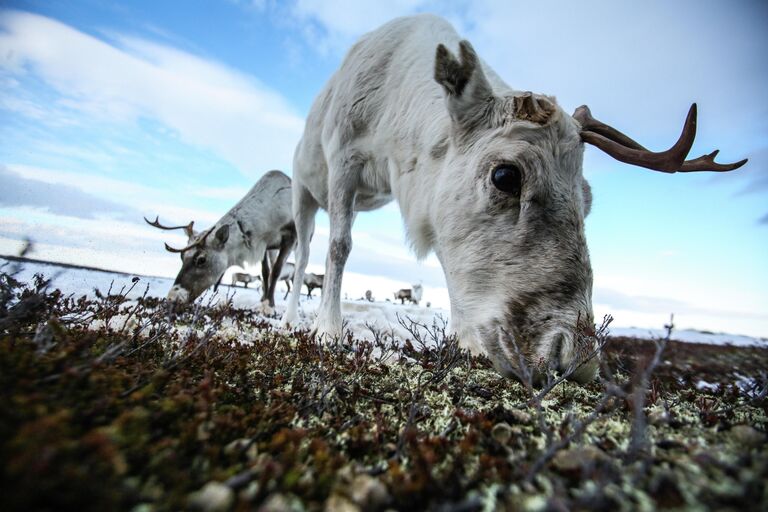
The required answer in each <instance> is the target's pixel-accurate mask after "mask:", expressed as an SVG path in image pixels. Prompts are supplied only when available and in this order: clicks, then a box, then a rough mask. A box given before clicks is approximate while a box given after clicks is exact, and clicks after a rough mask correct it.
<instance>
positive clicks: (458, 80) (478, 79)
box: [435, 40, 493, 127]
mask: <svg viewBox="0 0 768 512" xmlns="http://www.w3.org/2000/svg"><path fill="white" fill-rule="evenodd" d="M459 54H460V58H461V60H459V59H457V58H456V57H455V56H454V55H453V54H452V53H451V52H450V50H448V48H446V47H445V46H444V45H442V44H439V45H437V50H436V52H435V81H436V82H437V83H439V84H440V85H442V86H443V90H445V96H446V102H447V105H448V112H449V113H450V114H451V119H453V121H454V122H456V123H458V124H459V125H461V126H464V127H469V126H471V125H473V124H474V123H476V122H477V121H479V120H480V119H481V118H482V117H483V115H484V114H485V109H484V108H482V107H483V105H484V104H486V103H487V102H488V101H489V100H490V99H492V98H493V90H492V89H491V86H490V84H489V83H488V80H487V79H486V78H485V74H484V73H483V69H482V66H481V65H480V59H479V58H478V57H477V54H476V53H475V50H474V48H472V45H471V44H469V41H466V40H465V41H461V42H460V43H459Z"/></svg>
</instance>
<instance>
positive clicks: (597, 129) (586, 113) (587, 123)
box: [573, 105, 648, 151]
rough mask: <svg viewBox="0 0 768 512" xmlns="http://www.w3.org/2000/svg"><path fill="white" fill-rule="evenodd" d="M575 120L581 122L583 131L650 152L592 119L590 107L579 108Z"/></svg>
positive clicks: (574, 115) (612, 128)
mask: <svg viewBox="0 0 768 512" xmlns="http://www.w3.org/2000/svg"><path fill="white" fill-rule="evenodd" d="M573 118H574V119H576V120H577V121H578V122H579V124H580V125H581V128H582V130H586V131H590V132H594V133H597V134H599V135H602V136H603V137H605V138H606V139H610V140H613V141H616V142H618V143H620V144H623V145H625V146H627V147H629V148H634V149H639V150H640V151H648V150H647V149H646V148H645V147H644V146H643V145H641V144H640V143H638V142H637V141H635V140H634V139H632V138H630V137H628V136H627V135H625V134H623V133H621V132H620V131H619V130H617V129H616V128H614V127H613V126H609V125H607V124H605V123H602V122H600V121H598V120H597V119H595V118H594V117H592V111H591V110H589V107H588V106H586V105H582V106H580V107H579V108H577V109H576V110H575V111H574V113H573Z"/></svg>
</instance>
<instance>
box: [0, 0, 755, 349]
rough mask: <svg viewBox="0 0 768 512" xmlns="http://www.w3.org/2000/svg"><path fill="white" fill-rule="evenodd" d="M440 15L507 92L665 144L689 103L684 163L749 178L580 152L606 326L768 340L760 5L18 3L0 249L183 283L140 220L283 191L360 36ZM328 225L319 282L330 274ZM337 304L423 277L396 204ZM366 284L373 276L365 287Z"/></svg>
mask: <svg viewBox="0 0 768 512" xmlns="http://www.w3.org/2000/svg"><path fill="white" fill-rule="evenodd" d="M424 11H428V12H435V13H437V14H441V15H443V16H445V17H446V18H448V19H449V20H450V21H451V22H453V23H454V25H455V26H456V27H457V29H458V30H459V32H460V33H461V34H463V35H464V36H465V37H467V38H468V39H470V40H471V41H472V42H473V44H474V46H475V48H476V49H477V51H478V53H479V54H480V55H481V56H482V57H483V58H484V59H485V60H486V62H488V64H490V65H491V66H492V67H493V68H494V69H495V70H496V71H497V73H499V74H500V75H501V77H502V78H504V79H505V80H506V81H507V83H509V84H510V85H512V86H513V87H515V88H518V89H523V90H527V89H530V90H533V91H536V92H540V93H546V94H552V95H555V96H557V98H558V100H559V102H560V104H561V105H562V106H563V107H564V109H565V110H566V111H573V109H574V108H575V107H577V106H579V105H581V104H583V103H586V104H588V105H589V106H590V107H591V109H592V111H593V113H594V114H595V115H596V116H597V117H599V118H600V119H602V120H604V121H606V122H609V123H611V124H613V125H615V126H617V127H619V128H620V129H622V130H624V131H626V132H628V133H630V134H632V135H633V136H634V138H636V139H637V140H639V141H641V142H642V143H643V144H645V145H646V146H648V147H651V148H653V149H662V148H665V147H667V146H669V145H670V144H671V143H672V142H673V141H674V140H675V139H676V138H677V135H678V133H679V130H680V127H681V126H682V122H683V119H684V117H685V113H686V111H687V109H688V107H689V105H690V103H691V102H693V101H696V102H697V103H698V106H699V132H698V133H699V134H698V137H697V141H696V143H695V144H694V148H693V150H692V152H691V153H692V156H698V155H699V154H703V153H705V152H709V151H711V150H713V149H716V148H719V149H720V150H721V156H720V157H719V160H720V161H723V162H729V161H735V160H739V159H741V158H744V157H748V158H750V162H749V164H747V166H745V167H744V168H743V169H741V170H739V171H736V172H735V173H730V174H724V175H715V174H711V173H702V174H694V175H673V176H668V175H663V174H660V173H653V172H650V171H646V170H643V169H640V168H634V167H629V166H626V165H623V164H620V163H618V162H616V161H613V160H611V159H610V158H608V157H606V156H605V155H603V154H601V153H600V152H599V151H598V150H596V149H594V148H590V147H588V148H587V150H586V156H585V163H584V172H585V176H586V177H587V178H588V179H589V181H590V183H591V184H592V188H593V193H594V196H595V202H594V207H593V212H592V214H591V215H590V217H589V218H588V221H587V235H588V240H589V246H590V252H591V256H592V262H593V267H594V272H595V293H594V302H595V308H596V313H597V314H602V313H611V314H613V316H614V317H616V324H617V325H626V326H629V325H635V326H641V327H659V326H660V325H661V324H663V322H664V321H665V320H666V319H667V318H668V315H669V313H671V312H674V313H675V314H676V318H677V322H678V325H679V326H680V327H695V328H700V329H710V330H716V331H729V332H738V333H745V334H753V335H761V336H768V264H767V263H768V201H767V200H766V199H768V94H766V92H765V91H766V90H768V88H767V87H766V86H767V85H768V64H766V59H765V56H766V55H768V35H767V34H766V30H765V27H766V26H768V4H766V3H765V2H760V1H753V2H750V1H743V2H737V3H727V2H714V1H706V0H705V1H693V0H688V1H678V2H662V1H649V2H595V1H585V2H565V1H562V2H554V1H543V2H536V3H533V4H532V3H530V2H513V1H494V0H483V1H466V2H465V1H456V2H434V1H418V0H393V1H390V2H377V1H368V0H361V1H356V2H342V1H329V2H311V1H308V0H296V1H286V2H273V1H269V0H263V1H250V2H246V1H236V0H219V1H214V0H210V1H186V2H180V1H179V2H171V1H164V2H149V1H147V2H144V1H130V2H117V1H101V0H79V1H78V0H75V1H73V0H68V1H57V0H46V1H13V0H11V1H6V2H4V3H3V9H2V10H0V253H3V254H7V253H12V252H14V251H15V250H16V248H17V247H18V245H19V242H18V241H19V240H21V239H22V238H23V237H25V236H30V237H32V238H33V239H34V240H35V241H36V244H37V245H36V250H37V256H38V257H42V258H49V259H57V260H61V261H69V262H75V263H85V264H93V265H97V266H102V267H107V268H115V269H122V270H127V271H131V272H142V273H153V274H160V275H173V274H174V273H175V272H176V270H177V268H178V259H177V257H175V256H173V255H170V254H168V253H166V252H165V251H164V250H163V248H162V243H163V242H164V241H169V242H171V243H175V244H177V245H180V244H181V243H183V240H182V238H181V237H180V236H168V235H167V234H165V233H160V232H157V231H156V230H153V229H152V228H149V227H147V226H145V225H143V221H142V219H141V216H142V215H147V216H153V215H155V214H159V215H160V217H161V219H163V220H165V221H168V222H180V223H181V222H183V223H186V222H188V221H189V220H190V219H195V220H196V222H197V224H198V225H203V226H204V225H210V224H212V223H213V222H215V221H216V220H217V219H218V217H220V216H221V215H222V214H223V213H224V212H226V211H227V210H228V209H229V208H230V207H231V206H232V205H233V204H234V203H235V202H236V201H237V199H238V198H239V197H241V196H242V195H243V194H244V193H245V192H246V191H247V190H248V188H249V187H250V186H251V184H252V183H253V182H254V181H255V180H256V179H258V177H259V176H260V175H261V174H263V173H264V172H265V171H267V170H269V169H273V168H278V169H283V170H284V171H286V172H287V173H288V174H289V175H290V171H291V168H290V166H291V157H292V152H293V148H294V146H295V144H296V142H297V140H298V138H299V137H300V135H301V131H302V129H303V120H304V116H305V115H306V113H307V111H308V110H309V107H310V105H311V103H312V100H313V98H314V97H315V95H316V94H317V92H318V91H319V90H320V88H321V87H322V85H323V84H324V83H325V81H326V80H327V79H328V77H329V76H330V75H331V74H332V73H333V71H334V70H335V69H336V68H337V67H338V65H339V63H340V62H341V59H342V58H343V55H344V52H345V51H346V49H347V48H348V47H349V46H350V45H351V44H352V43H353V42H354V41H355V40H356V38H357V37H359V36H360V35H361V34H363V33H365V32H366V31H368V30H371V29H373V28H375V27H377V26H378V25H380V24H381V23H383V22H385V21H387V20H389V19H391V18H392V17H395V16H399V15H405V14H411V13H414V12H424ZM326 236H327V220H326V219H325V218H324V217H323V216H320V217H319V218H318V233H317V236H316V237H315V239H314V241H313V248H312V255H311V260H310V268H311V269H312V268H314V269H315V270H320V269H321V268H322V265H323V261H324V257H325V244H326V243H327V238H326ZM353 239H354V249H353V252H352V255H351V257H350V261H349V263H348V266H347V268H348V271H349V275H348V276H347V278H346V279H345V282H344V290H345V292H347V293H348V294H349V295H350V296H357V295H358V294H362V293H361V290H365V289H366V288H372V289H374V292H375V293H376V294H377V295H378V296H379V297H384V296H385V295H388V292H389V291H390V289H396V288H397V287H400V286H404V285H408V284H409V283H412V282H416V281H418V280H421V281H423V283H424V285H425V289H426V292H425V296H426V298H427V300H430V299H431V301H432V302H433V303H434V304H437V305H447V296H446V294H445V290H444V282H443V280H442V273H441V271H440V269H439V266H438V265H437V262H436V260H435V259H434V257H430V258H428V259H427V260H426V261H424V262H422V263H417V262H416V260H415V258H414V257H413V256H412V255H411V254H410V252H409V250H408V248H407V246H406V245H405V244H404V242H403V235H402V227H401V220H400V217H399V213H398V211H397V207H396V205H394V204H390V205H388V206H386V207H385V208H383V209H381V210H379V211H377V212H373V213H367V214H361V215H359V216H358V218H357V221H356V223H355V228H354V230H353ZM363 275H365V276H369V277H362V276H363Z"/></svg>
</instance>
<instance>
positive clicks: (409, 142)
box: [284, 15, 746, 382]
mask: <svg viewBox="0 0 768 512" xmlns="http://www.w3.org/2000/svg"><path fill="white" fill-rule="evenodd" d="M695 130H696V109H695V105H694V106H692V107H691V111H690V112H689V115H688V119H687V120H686V122H685V127H684V129H683V133H682V135H681V137H680V140H679V141H678V142H677V143H676V144H675V145H674V146H673V147H672V148H671V149H669V150H667V151H663V152H660V153H653V152H650V151H648V150H647V149H645V148H644V147H643V146H641V145H640V144H638V143H637V142H635V141H634V140H632V139H631V138H629V137H627V136H626V135H624V134H622V133H621V132H619V131H618V130H616V129H614V128H612V127H610V126H608V125H606V124H603V123H601V122H599V121H597V120H595V119H593V118H592V117H591V115H590V112H589V109H588V108H586V107H580V108H579V109H577V110H576V112H575V114H574V115H573V116H569V115H567V114H566V113H565V112H564V111H563V110H562V109H561V108H560V106H558V104H557V103H556V101H555V99H554V98H552V97H549V96H543V95H539V94H533V93H531V92H523V91H518V90H514V89H512V88H511V87H509V86H508V85H507V84H506V83H504V82H503V81H502V80H501V78H499V76H498V75H497V74H496V73H495V72H494V71H493V70H492V69H491V68H489V67H488V66H487V65H486V64H485V63H484V62H482V61H481V60H480V58H479V57H478V56H477V54H476V53H475V51H474V49H473V48H472V45H470V43H469V42H468V41H462V40H461V39H460V38H459V36H458V35H457V34H456V32H455V31H454V29H453V27H451V25H450V24H448V23H447V22H446V21H444V20H442V19H440V18H437V17H435V16H432V15H419V16H413V17H407V18H398V19H395V20H393V21H391V22H389V23H387V24H386V25H384V26H382V27H381V28H379V29H377V30H375V31H373V32H371V33H369V34H366V35H365V36H363V37H362V38H361V39H360V41H358V42H357V43H356V44H355V45H354V46H353V47H352V48H351V49H350V51H349V53H348V54H347V56H346V57H345V59H344V62H343V63H342V64H341V67H340V68H339V70H338V71H337V72H336V73H335V74H334V75H333V77H332V78H331V79H330V81H329V82H328V83H327V84H326V86H325V87H324V88H323V89H322V91H321V92H320V94H319V95H318V97H317V99H316V100H315V103H314V105H313V106H312V109H311V110H310V113H309V115H308V117H307V123H306V128H305V130H304V135H303V136H302V139H301V141H300V142H299V144H298V146H297V148H296V153H295V155H294V162H293V210H294V220H295V222H296V230H297V235H298V249H297V257H296V274H295V275H294V285H295V284H296V283H301V282H302V279H303V277H304V268H305V267H306V265H307V259H308V255H309V237H310V233H311V232H312V228H313V226H314V217H315V213H316V211H317V209H318V208H319V207H322V208H324V209H326V210H327V211H328V215H329V218H330V228H331V230H330V240H329V247H328V255H327V258H326V289H325V290H324V293H323V299H322V303H321V305H320V308H319V309H318V316H317V319H316V321H315V326H314V330H315V332H316V333H317V334H318V335H328V336H331V337H337V336H339V335H340V334H341V327H342V317H341V307H340V295H341V278H342V273H343V271H344V265H345V263H346V260H347V256H348V255H349V251H350V249H351V246H352V238H351V235H350V231H351V229H352V221H353V219H354V217H355V212H357V211H366V210H372V209H375V208H379V207H380V206H382V205H384V204H386V203H387V202H389V201H390V200H391V199H392V198H393V197H394V198H395V199H396V200H397V202H398V204H399V207H400V212H401V214H402V217H403V221H404V224H405V229H406V232H407V236H408V239H409V240H410V243H411V245H412V247H413V249H414V251H415V252H416V255H417V256H418V257H419V258H423V257H425V256H426V255H427V254H428V253H429V252H430V251H432V250H434V251H435V253H436V255H437V257H438V259H439V260H440V263H441V265H442V267H443V271H444V272H445V277H446V282H447V285H448V292H449V295H450V301H451V329H452V330H454V331H456V332H457V333H458V336H459V339H460V341H461V343H462V345H463V346H465V347H469V348H471V349H473V350H474V351H484V352H486V353H487V355H488V357H489V358H491V360H492V361H493V362H494V363H495V366H496V368H497V369H498V370H499V371H501V372H502V373H504V374H506V375H515V374H519V372H520V371H521V370H522V368H520V366H521V365H520V364H519V362H520V361H521V358H524V359H525V361H526V363H528V364H531V366H533V367H534V368H536V369H539V370H541V369H543V366H544V365H547V366H549V367H552V368H555V369H558V370H560V371H564V372H570V371H571V370H573V369H574V368H578V369H577V370H576V371H575V372H574V373H572V374H571V375H570V376H571V378H574V379H576V380H578V381H581V382H583V381H588V380H591V379H593V378H594V376H595V375H596V373H597V368H598V362H597V358H595V357H593V356H594V353H595V350H596V349H597V347H596V346H595V339H594V337H593V336H590V335H589V333H590V332H591V330H592V329H593V313H592V297H591V295H592V267H591V264H590V260H589V253H588V252H587V241H586V238H585V235H584V218H585V216H586V215H587V213H588V212H589V209H590V203H591V192H590V187H589V185H588V184H587V182H586V181H585V179H584V177H583V175H582V161H583V154H584V143H585V142H586V143H588V144H592V145H594V146H596V147H598V148H599V149H601V150H603V151H605V152H606V153H608V154H609V155H611V156H612V157H614V158H616V159H618V160H620V161H622V162H625V163H628V164H632V165H639V166H642V167H646V168H648V169H652V170H655V171H662V172H667V173H673V172H677V171H681V172H688V171H705V170H709V171H730V170H733V169H736V168H737V167H739V166H741V165H743V164H744V163H745V162H746V160H742V161H741V162H737V163H735V164H730V165H722V164H718V163H715V161H714V157H715V155H716V152H715V153H711V154H709V155H704V156H702V157H699V158H695V159H693V160H686V157H687V154H688V151H689V150H690V148H691V145H692V144H693V139H694V136H695ZM297 306H298V295H297V294H296V293H295V292H294V294H293V296H292V297H291V300H290V302H289V304H288V308H287V310H286V314H285V316H284V322H286V323H290V322H293V321H294V320H295V318H296V315H297V311H296V309H297Z"/></svg>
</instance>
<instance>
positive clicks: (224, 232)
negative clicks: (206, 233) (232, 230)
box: [213, 224, 229, 249]
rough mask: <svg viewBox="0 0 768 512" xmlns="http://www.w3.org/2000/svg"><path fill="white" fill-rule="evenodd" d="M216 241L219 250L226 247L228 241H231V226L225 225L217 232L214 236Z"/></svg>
mask: <svg viewBox="0 0 768 512" xmlns="http://www.w3.org/2000/svg"><path fill="white" fill-rule="evenodd" d="M214 236H215V238H214V241H213V243H214V244H215V247H216V248H217V249H221V248H223V247H224V244H226V243H227V240H229V224H224V225H223V226H221V227H220V228H219V229H217V230H216V234H215V235H214Z"/></svg>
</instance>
